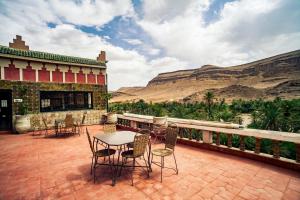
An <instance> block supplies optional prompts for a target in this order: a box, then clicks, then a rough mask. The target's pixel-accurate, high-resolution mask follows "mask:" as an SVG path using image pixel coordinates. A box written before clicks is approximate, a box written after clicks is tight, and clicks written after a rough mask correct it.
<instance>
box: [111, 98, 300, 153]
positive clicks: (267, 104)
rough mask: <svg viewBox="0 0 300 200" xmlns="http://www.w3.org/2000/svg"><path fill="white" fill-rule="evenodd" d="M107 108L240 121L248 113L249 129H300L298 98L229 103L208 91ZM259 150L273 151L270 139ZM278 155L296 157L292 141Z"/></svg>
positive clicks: (235, 140)
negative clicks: (187, 98) (190, 97)
mask: <svg viewBox="0 0 300 200" xmlns="http://www.w3.org/2000/svg"><path fill="white" fill-rule="evenodd" d="M110 111H114V112H117V113H123V112H130V113H135V114H142V115H153V116H169V117H175V118H185V119H198V120H210V121H224V122H234V123H240V124H241V123H242V117H241V115H242V114H249V115H251V118H252V120H251V121H252V122H251V123H250V124H249V125H248V128H256V129H264V130H275V131H286V132H295V133H299V132H300V99H293V100H283V99H280V98H276V99H274V100H272V101H265V100H263V99H257V100H242V99H239V100H233V101H232V102H231V104H228V103H226V101H225V99H216V97H215V95H214V93H212V92H207V93H205V94H204V97H203V100H202V101H200V102H194V103H179V102H162V103H152V102H150V103H146V102H145V101H143V100H139V101H137V102H134V103H127V102H126V103H114V104H110ZM192 135H193V138H194V139H197V137H201V135H199V134H197V133H196V132H195V133H194V134H192ZM221 143H222V144H226V143H227V136H226V135H225V134H221ZM245 143H246V149H249V150H253V149H254V147H255V139H254V138H251V137H247V139H246V141H245ZM233 146H236V147H238V146H239V136H234V137H233ZM262 152H266V153H272V142H271V141H270V140H268V139H264V140H263V141H262ZM281 156H283V157H287V158H295V156H296V155H295V146H294V144H293V143H287V142H283V143H281Z"/></svg>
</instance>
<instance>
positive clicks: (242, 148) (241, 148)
mask: <svg viewBox="0 0 300 200" xmlns="http://www.w3.org/2000/svg"><path fill="white" fill-rule="evenodd" d="M240 150H241V151H245V136H243V135H240Z"/></svg>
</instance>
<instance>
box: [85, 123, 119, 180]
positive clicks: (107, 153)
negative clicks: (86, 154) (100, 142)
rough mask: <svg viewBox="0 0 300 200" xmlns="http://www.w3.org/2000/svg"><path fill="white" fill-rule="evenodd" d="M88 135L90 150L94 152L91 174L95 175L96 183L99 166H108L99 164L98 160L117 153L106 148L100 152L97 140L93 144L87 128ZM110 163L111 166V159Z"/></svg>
mask: <svg viewBox="0 0 300 200" xmlns="http://www.w3.org/2000/svg"><path fill="white" fill-rule="evenodd" d="M86 135H87V138H88V141H89V145H90V148H91V151H92V163H91V172H90V173H91V174H92V173H93V174H94V183H95V181H96V168H97V166H100V165H106V164H103V163H99V162H98V159H99V158H105V157H109V156H111V155H114V154H115V153H116V150H115V149H111V148H105V149H100V150H98V147H97V143H95V140H93V142H92V140H91V137H90V134H89V131H88V129H87V128H86ZM108 161H109V164H110V162H111V161H110V159H108ZM103 162H105V159H104V161H103Z"/></svg>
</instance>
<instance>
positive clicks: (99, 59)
mask: <svg viewBox="0 0 300 200" xmlns="http://www.w3.org/2000/svg"><path fill="white" fill-rule="evenodd" d="M97 61H100V62H104V63H106V56H105V51H101V52H100V54H99V56H98V57H97Z"/></svg>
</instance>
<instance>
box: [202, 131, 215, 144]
mask: <svg viewBox="0 0 300 200" xmlns="http://www.w3.org/2000/svg"><path fill="white" fill-rule="evenodd" d="M212 142H213V134H212V132H211V131H203V143H208V144H211V143H212Z"/></svg>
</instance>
